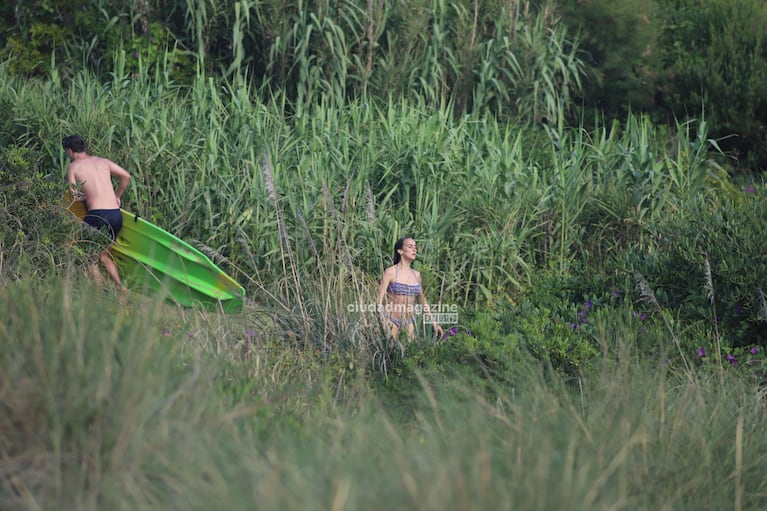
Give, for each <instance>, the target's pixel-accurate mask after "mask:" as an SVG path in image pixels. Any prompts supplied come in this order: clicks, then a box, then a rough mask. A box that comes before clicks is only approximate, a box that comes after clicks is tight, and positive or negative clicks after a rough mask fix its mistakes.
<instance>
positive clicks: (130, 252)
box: [66, 193, 245, 313]
mask: <svg viewBox="0 0 767 511" xmlns="http://www.w3.org/2000/svg"><path fill="white" fill-rule="evenodd" d="M66 201H67V209H68V210H69V211H71V212H72V213H74V214H75V215H76V216H77V217H78V218H80V219H81V220H82V219H83V218H84V217H85V213H86V209H85V205H84V204H83V203H82V202H75V201H73V200H72V199H71V197H70V196H69V194H68V193H67V195H66ZM120 211H121V212H122V217H123V227H122V229H121V230H120V233H119V234H118V235H117V240H116V241H115V243H113V244H112V247H111V249H110V251H111V253H112V257H113V258H114V261H115V263H116V264H117V268H118V270H119V272H120V278H121V279H122V280H123V283H124V285H125V287H127V288H128V289H130V290H132V291H137V292H141V293H144V294H147V293H148V294H157V293H159V294H162V295H164V296H166V297H167V298H168V299H169V300H171V301H173V302H175V303H178V304H179V305H182V306H185V307H191V306H194V305H202V306H204V307H206V308H209V309H218V308H220V309H221V310H223V311H224V312H229V313H235V312H239V311H241V310H242V306H243V304H244V302H245V289H244V288H243V287H242V286H240V285H239V284H238V283H237V281H235V280H234V279H233V278H232V277H230V276H229V275H227V274H226V273H225V272H224V271H223V270H221V269H220V268H219V267H218V266H216V265H215V264H214V263H213V261H211V260H210V258H208V256H206V255H205V254H203V253H202V252H200V251H199V250H198V249H196V248H194V247H193V246H191V245H190V244H188V243H187V242H185V241H183V240H182V239H180V238H178V237H176V236H174V235H173V234H171V233H169V232H168V231H166V230H164V229H162V228H160V227H158V226H156V225H154V224H153V223H151V222H149V221H147V220H145V219H143V218H141V217H140V216H139V215H137V214H134V213H130V212H128V211H125V210H124V209H121V210H120Z"/></svg>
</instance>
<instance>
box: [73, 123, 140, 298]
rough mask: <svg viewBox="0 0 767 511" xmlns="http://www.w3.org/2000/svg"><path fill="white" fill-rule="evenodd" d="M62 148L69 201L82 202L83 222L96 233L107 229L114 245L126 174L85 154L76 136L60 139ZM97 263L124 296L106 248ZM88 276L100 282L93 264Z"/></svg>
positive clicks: (81, 140)
mask: <svg viewBox="0 0 767 511" xmlns="http://www.w3.org/2000/svg"><path fill="white" fill-rule="evenodd" d="M62 145H63V146H64V150H66V152H67V155H68V156H69V157H70V158H71V160H72V163H70V164H69V165H68V166H67V183H68V184H69V192H70V193H71V194H72V198H73V199H75V200H81V201H85V208H86V209H87V211H88V213H87V214H86V215H85V222H86V223H87V224H88V225H91V226H93V227H95V228H96V229H101V228H102V227H105V226H106V227H108V229H109V235H110V236H111V238H112V241H113V242H114V240H115V239H117V234H118V233H119V232H120V229H121V228H122V225H123V221H122V214H121V213H120V199H121V197H122V194H123V193H124V192H125V189H126V188H128V183H129V182H130V174H129V173H128V171H127V170H125V169H124V168H122V167H120V166H119V165H117V164H116V163H114V162H113V161H110V160H107V159H106V158H99V157H98V156H91V155H89V154H87V153H86V152H85V142H84V141H83V139H82V138H80V136H79V135H69V136H68V137H66V138H64V140H63V141H62ZM112 177H115V178H117V179H118V180H119V184H118V185H117V189H116V190H115V189H114V188H113V184H112ZM99 261H101V264H103V265H104V268H105V269H106V271H107V274H109V276H110V277H111V278H112V280H113V281H114V282H115V284H116V285H117V289H118V290H120V292H125V288H124V287H123V285H122V282H120V275H119V274H118V273H117V266H116V265H115V263H114V261H113V260H112V256H111V255H110V254H109V247H107V248H106V249H104V250H103V251H102V252H101V253H100V254H99ZM90 273H91V275H92V276H93V278H94V279H95V280H96V281H97V282H101V281H102V280H101V274H100V273H99V270H98V266H97V265H96V264H94V265H93V266H92V267H91V268H90Z"/></svg>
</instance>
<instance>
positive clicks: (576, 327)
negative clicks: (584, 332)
mask: <svg viewBox="0 0 767 511" xmlns="http://www.w3.org/2000/svg"><path fill="white" fill-rule="evenodd" d="M570 330H578V324H577V323H570Z"/></svg>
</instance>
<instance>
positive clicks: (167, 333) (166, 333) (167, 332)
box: [162, 330, 170, 337]
mask: <svg viewBox="0 0 767 511" xmlns="http://www.w3.org/2000/svg"><path fill="white" fill-rule="evenodd" d="M162 336H163V337H169V336H170V330H165V331H163V333H162Z"/></svg>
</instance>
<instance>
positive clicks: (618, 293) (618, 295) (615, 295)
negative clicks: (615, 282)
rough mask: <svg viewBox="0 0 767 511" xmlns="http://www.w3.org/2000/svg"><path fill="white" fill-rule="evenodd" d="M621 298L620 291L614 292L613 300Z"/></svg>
mask: <svg viewBox="0 0 767 511" xmlns="http://www.w3.org/2000/svg"><path fill="white" fill-rule="evenodd" d="M620 297H621V293H620V291H618V290H617V289H616V290H615V291H613V298H620Z"/></svg>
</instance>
